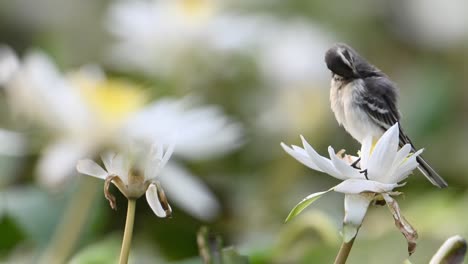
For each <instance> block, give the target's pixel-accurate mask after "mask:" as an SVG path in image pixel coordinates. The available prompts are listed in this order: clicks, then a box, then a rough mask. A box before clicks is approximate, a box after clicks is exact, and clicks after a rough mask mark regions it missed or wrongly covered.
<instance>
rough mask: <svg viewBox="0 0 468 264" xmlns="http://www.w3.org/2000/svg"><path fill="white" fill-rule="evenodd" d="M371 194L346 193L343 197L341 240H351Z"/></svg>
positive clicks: (365, 210)
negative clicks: (343, 211)
mask: <svg viewBox="0 0 468 264" xmlns="http://www.w3.org/2000/svg"><path fill="white" fill-rule="evenodd" d="M371 201H372V196H368V195H360V194H346V195H345V199H344V208H345V217H344V220H343V240H344V242H345V243H347V242H349V241H351V239H353V238H354V237H355V236H356V234H357V231H358V229H359V227H360V226H361V224H362V221H363V220H364V217H365V216H366V213H367V208H368V207H369V204H370V202H371Z"/></svg>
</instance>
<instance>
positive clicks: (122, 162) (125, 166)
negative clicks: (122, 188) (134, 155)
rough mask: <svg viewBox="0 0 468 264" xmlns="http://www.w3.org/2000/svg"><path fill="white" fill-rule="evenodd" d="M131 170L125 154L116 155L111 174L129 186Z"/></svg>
mask: <svg viewBox="0 0 468 264" xmlns="http://www.w3.org/2000/svg"><path fill="white" fill-rule="evenodd" d="M129 170H130V167H129V161H128V159H127V158H126V157H125V156H124V155H123V154H116V155H115V156H114V158H113V159H112V170H109V171H108V172H109V174H115V175H117V176H119V178H120V179H121V180H122V181H123V182H124V183H125V184H128V172H129Z"/></svg>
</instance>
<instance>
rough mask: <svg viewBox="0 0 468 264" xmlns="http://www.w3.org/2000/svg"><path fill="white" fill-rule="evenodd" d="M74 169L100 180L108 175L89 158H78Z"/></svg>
mask: <svg viewBox="0 0 468 264" xmlns="http://www.w3.org/2000/svg"><path fill="white" fill-rule="evenodd" d="M76 170H78V172H80V173H83V174H86V175H89V176H93V177H96V178H99V179H101V180H105V179H106V177H107V175H108V173H107V171H105V170H104V169H103V168H102V167H101V166H99V165H98V164H97V163H96V162H94V161H93V160H90V159H85V160H79V161H78V164H77V165H76Z"/></svg>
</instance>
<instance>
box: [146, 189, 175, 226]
mask: <svg viewBox="0 0 468 264" xmlns="http://www.w3.org/2000/svg"><path fill="white" fill-rule="evenodd" d="M146 201H148V205H149V206H150V207H151V209H152V210H153V212H154V214H155V215H156V216H158V217H161V218H165V217H168V216H169V215H170V214H169V213H168V211H167V210H164V208H163V206H162V204H161V201H160V199H159V195H158V189H157V188H156V185H155V184H154V183H152V184H150V186H149V187H148V190H146ZM167 205H168V206H169V210H171V211H172V209H171V207H170V205H169V204H167Z"/></svg>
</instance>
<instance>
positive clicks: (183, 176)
mask: <svg viewBox="0 0 468 264" xmlns="http://www.w3.org/2000/svg"><path fill="white" fill-rule="evenodd" d="M160 181H161V184H162V185H163V186H164V189H165V190H166V193H167V196H168V197H169V198H170V201H171V202H174V203H176V204H177V205H178V206H180V207H182V208H183V209H184V210H186V211H187V212H188V213H190V214H191V215H193V216H195V217H197V218H199V219H202V220H212V219H213V218H214V217H216V216H217V215H218V213H219V210H220V205H219V203H218V200H217V199H216V197H215V196H214V195H213V193H212V192H211V191H210V190H209V189H208V188H207V187H206V185H205V184H204V183H203V182H202V181H200V180H199V179H198V178H197V177H196V176H194V175H192V174H191V173H190V172H189V171H187V170H186V169H184V168H183V167H181V166H179V165H178V164H176V163H175V162H173V161H171V162H169V163H168V164H166V166H165V167H164V170H162V171H161V177H160Z"/></svg>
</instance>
